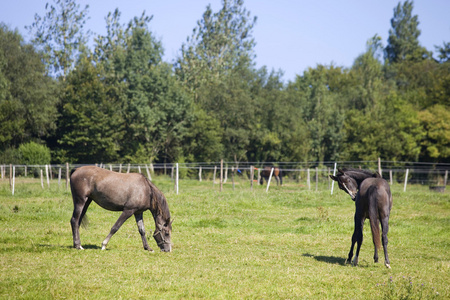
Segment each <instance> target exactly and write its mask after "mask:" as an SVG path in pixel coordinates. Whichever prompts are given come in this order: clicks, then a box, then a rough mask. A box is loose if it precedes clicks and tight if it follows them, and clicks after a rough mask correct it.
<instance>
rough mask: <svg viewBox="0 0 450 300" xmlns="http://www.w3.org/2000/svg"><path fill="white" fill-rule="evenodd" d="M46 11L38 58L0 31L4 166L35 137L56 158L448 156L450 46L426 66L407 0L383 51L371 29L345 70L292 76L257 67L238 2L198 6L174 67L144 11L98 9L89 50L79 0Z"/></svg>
mask: <svg viewBox="0 0 450 300" xmlns="http://www.w3.org/2000/svg"><path fill="white" fill-rule="evenodd" d="M47 9H48V11H47V13H46V14H45V16H44V17H40V16H36V17H35V22H34V23H33V25H32V26H30V27H29V28H28V29H29V30H30V31H31V32H32V33H34V34H35V36H34V39H33V44H34V45H35V46H37V47H38V49H40V50H44V51H42V52H37V51H36V50H35V48H33V46H32V45H28V44H25V43H24V42H23V39H22V37H21V36H20V34H19V33H18V32H17V31H10V30H9V29H8V28H7V27H6V26H4V25H2V26H1V27H0V151H2V152H3V153H2V154H1V155H0V157H2V160H5V159H6V160H11V161H19V160H20V155H16V154H17V153H18V151H17V147H18V146H19V145H21V144H24V143H27V142H30V141H36V142H38V143H40V141H42V140H45V141H46V143H47V146H48V147H49V148H50V149H51V151H52V160H53V161H54V162H67V161H69V162H79V163H94V162H103V163H108V162H134V163H137V162H177V161H178V162H180V161H185V162H196V161H219V160H220V159H224V160H226V161H231V160H233V161H258V162H268V161H284V162H287V161H301V162H304V161H318V163H319V164H320V163H321V162H324V161H330V160H376V159H377V158H378V157H381V158H382V159H385V160H419V161H432V162H437V163H438V162H444V163H445V162H450V153H449V151H448V149H449V148H450V147H449V140H450V138H449V136H450V133H449V132H450V128H449V127H448V126H447V123H448V121H447V120H448V119H449V115H448V113H447V112H448V111H450V64H449V63H448V43H446V42H444V44H443V46H442V47H436V49H437V50H438V52H439V54H438V59H437V60H434V59H432V55H431V52H429V51H428V50H427V49H425V48H423V47H422V46H420V43H419V37H420V30H419V28H418V25H419V18H418V16H417V15H413V2H412V1H405V2H403V3H399V4H398V5H397V6H396V7H395V8H394V16H393V18H392V19H391V25H392V28H391V30H390V31H389V39H388V41H387V45H386V47H384V46H383V43H382V41H381V38H380V36H379V35H377V34H376V35H374V36H373V37H371V38H369V40H368V42H367V49H366V52H365V53H362V54H361V55H359V56H358V57H356V59H355V61H354V63H353V65H352V66H351V67H350V68H343V67H340V66H335V65H332V64H331V65H317V66H316V67H314V68H309V69H307V70H305V71H304V72H303V73H301V74H300V73H299V75H297V77H296V78H295V80H293V81H291V82H285V81H284V80H283V72H282V70H278V71H275V70H267V68H266V67H264V66H263V67H261V68H259V69H256V67H255V65H256V63H255V57H256V56H255V52H254V47H255V44H256V41H255V40H254V38H253V28H254V26H256V20H257V18H256V17H255V16H252V14H251V13H250V12H249V11H247V9H246V8H245V6H244V1H242V0H223V1H222V7H221V8H220V9H219V10H218V11H213V10H212V8H211V6H208V7H207V8H206V10H205V12H204V14H203V15H202V17H201V19H200V20H199V21H198V22H197V25H196V27H195V28H194V29H193V32H192V35H191V36H189V37H188V38H187V40H186V43H184V44H183V45H181V49H180V50H181V51H180V56H179V57H178V58H177V60H176V62H175V64H174V65H171V64H169V63H167V62H164V61H163V46H162V43H161V41H159V40H158V39H156V38H155V36H154V34H153V33H152V32H151V31H150V30H149V24H150V22H151V20H152V16H148V15H146V14H145V12H144V13H143V14H142V15H141V16H140V17H134V18H133V19H131V20H130V21H129V22H128V23H126V24H122V23H121V20H120V16H121V13H120V11H119V10H117V9H116V10H115V11H114V12H111V13H109V14H108V15H107V17H106V35H105V36H97V37H96V38H95V40H94V41H95V42H94V49H93V50H92V52H91V50H90V49H89V48H87V46H86V41H87V39H88V37H89V33H85V32H84V24H85V21H86V20H87V18H88V10H87V9H88V7H87V6H86V7H85V8H84V9H82V10H81V9H80V6H79V5H77V4H76V2H75V1H74V0H55V2H54V5H47ZM383 53H384V54H385V59H386V60H385V61H383V60H382V54H383ZM42 62H44V64H43V63H42ZM46 73H50V74H52V75H53V77H49V76H46V75H45V74H46ZM60 79H63V80H60Z"/></svg>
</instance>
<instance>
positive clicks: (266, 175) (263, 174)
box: [259, 166, 283, 185]
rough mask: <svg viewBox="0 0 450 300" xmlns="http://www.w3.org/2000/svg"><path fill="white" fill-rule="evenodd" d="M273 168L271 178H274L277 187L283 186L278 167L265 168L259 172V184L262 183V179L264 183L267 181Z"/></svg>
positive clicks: (281, 174) (281, 173)
mask: <svg viewBox="0 0 450 300" xmlns="http://www.w3.org/2000/svg"><path fill="white" fill-rule="evenodd" d="M272 168H273V174H272V176H273V177H275V180H276V181H277V185H283V172H282V171H281V169H280V168H278V167H273V166H265V167H264V169H263V170H262V171H261V178H260V179H259V184H261V185H262V184H263V183H264V179H265V180H266V181H269V177H270V172H271V171H272Z"/></svg>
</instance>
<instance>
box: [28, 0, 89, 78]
mask: <svg viewBox="0 0 450 300" xmlns="http://www.w3.org/2000/svg"><path fill="white" fill-rule="evenodd" d="M54 4H55V6H53V5H50V6H49V3H47V4H46V5H45V9H46V10H47V12H46V14H45V15H44V16H43V17H41V16H39V15H38V14H36V15H35V17H34V23H33V24H32V25H31V26H27V29H28V30H29V31H30V33H31V34H32V35H34V39H33V40H32V42H33V43H34V44H35V45H36V46H37V47H38V48H39V49H41V50H43V53H45V56H44V61H45V62H46V64H47V68H48V71H49V73H50V74H51V75H53V76H56V77H59V76H61V77H62V78H63V80H65V78H66V77H67V75H68V74H69V72H70V70H72V69H73V67H74V65H75V62H76V61H77V57H78V55H79V54H80V52H82V51H84V47H85V45H86V42H87V39H88V36H89V32H87V33H85V32H84V31H83V27H84V24H85V22H86V20H87V18H88V17H87V14H88V8H89V6H88V5H86V6H85V8H84V9H82V10H80V5H78V4H76V2H75V0H54Z"/></svg>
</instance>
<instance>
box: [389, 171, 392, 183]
mask: <svg viewBox="0 0 450 300" xmlns="http://www.w3.org/2000/svg"><path fill="white" fill-rule="evenodd" d="M389 181H390V182H391V185H392V170H389Z"/></svg>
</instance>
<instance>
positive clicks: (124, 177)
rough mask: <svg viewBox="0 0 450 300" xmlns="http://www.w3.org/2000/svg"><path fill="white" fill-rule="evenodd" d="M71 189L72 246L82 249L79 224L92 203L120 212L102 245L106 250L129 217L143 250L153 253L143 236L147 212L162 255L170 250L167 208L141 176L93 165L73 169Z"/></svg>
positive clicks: (164, 202) (170, 225)
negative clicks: (136, 229)
mask: <svg viewBox="0 0 450 300" xmlns="http://www.w3.org/2000/svg"><path fill="white" fill-rule="evenodd" d="M70 189H71V191H72V198H73V207H74V208H73V214H72V218H71V220H70V224H71V226H72V235H73V246H74V247H75V248H77V249H83V247H82V246H81V241H80V231H79V228H80V225H81V221H82V219H83V217H84V216H85V214H86V211H87V209H88V207H89V205H90V204H91V202H92V201H94V202H95V203H97V204H98V205H100V206H101V207H102V208H104V209H107V210H111V211H122V214H121V215H120V217H119V219H118V220H117V221H116V223H115V224H114V225H113V227H112V228H111V231H110V233H109V234H108V236H107V237H106V239H105V240H104V241H103V243H102V250H104V249H106V245H107V244H108V242H109V240H110V239H111V237H112V236H113V235H114V234H115V233H116V232H117V231H118V230H119V228H120V227H121V226H122V224H123V223H124V222H125V221H126V220H127V219H128V218H129V217H131V216H132V215H134V217H135V219H136V223H137V226H138V230H139V233H140V235H141V238H142V243H143V246H144V249H145V250H148V251H151V252H153V250H152V249H151V248H150V247H149V245H148V243H147V238H146V236H145V228H144V220H143V213H144V211H146V210H150V211H151V213H152V216H153V219H154V221H155V231H154V233H153V237H154V239H155V241H156V243H157V245H158V246H159V248H160V249H161V251H164V252H170V251H172V244H171V234H172V220H171V219H170V211H169V206H168V204H167V200H166V198H165V197H164V195H163V193H162V192H161V191H160V190H159V189H158V188H157V187H156V186H155V185H154V184H153V183H151V182H150V181H149V180H148V179H147V178H145V176H144V175H142V174H137V173H128V174H125V173H117V172H113V171H109V170H105V169H102V168H98V167H94V166H84V167H80V168H77V169H74V170H72V172H71V174H70Z"/></svg>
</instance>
